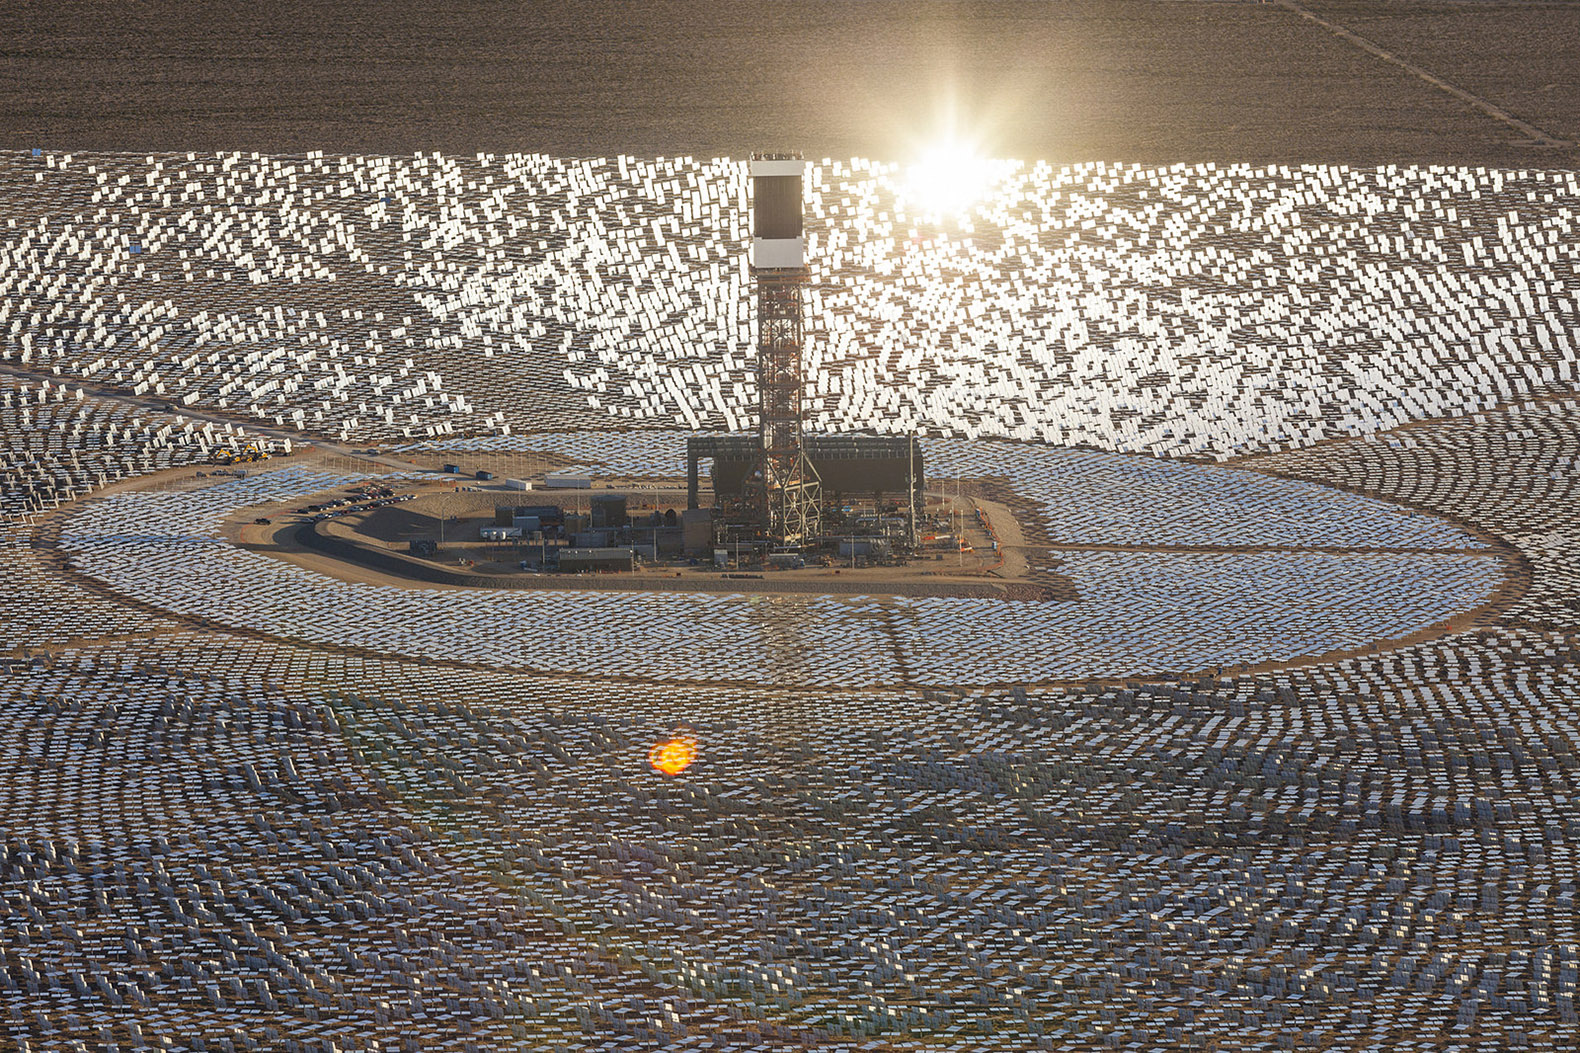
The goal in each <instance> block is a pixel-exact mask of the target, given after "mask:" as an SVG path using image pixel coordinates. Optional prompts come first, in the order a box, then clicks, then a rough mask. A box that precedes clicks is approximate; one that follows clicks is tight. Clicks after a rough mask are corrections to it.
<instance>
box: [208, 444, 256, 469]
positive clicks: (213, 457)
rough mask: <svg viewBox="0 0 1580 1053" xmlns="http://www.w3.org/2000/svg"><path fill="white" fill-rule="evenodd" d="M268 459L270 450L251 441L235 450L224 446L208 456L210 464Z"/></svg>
mask: <svg viewBox="0 0 1580 1053" xmlns="http://www.w3.org/2000/svg"><path fill="white" fill-rule="evenodd" d="M268 459H269V454H268V452H267V451H265V450H263V449H261V448H259V446H258V444H257V443H255V442H249V443H248V444H247V445H245V446H243V447H241V448H240V449H235V450H232V449H230V448H229V447H226V446H222V447H220V448H219V449H217V450H215V451H214V452H213V453H211V454H209V458H208V460H209V463H210V464H249V463H251V462H253V461H267V460H268Z"/></svg>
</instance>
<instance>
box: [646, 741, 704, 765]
mask: <svg viewBox="0 0 1580 1053" xmlns="http://www.w3.org/2000/svg"><path fill="white" fill-rule="evenodd" d="M696 759H697V740H696V739H694V738H692V737H690V736H689V735H676V736H674V737H673V738H669V739H666V740H664V741H663V742H655V743H653V746H652V748H651V749H649V750H648V751H647V762H648V763H649V764H651V765H652V766H653V767H654V768H656V769H658V770H659V771H661V772H663V773H664V774H665V775H679V774H680V773H681V772H683V771H685V770H686V769H687V768H689V767H691V762H692V761H694V760H696Z"/></svg>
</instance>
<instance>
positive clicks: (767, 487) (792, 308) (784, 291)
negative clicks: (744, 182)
mask: <svg viewBox="0 0 1580 1053" xmlns="http://www.w3.org/2000/svg"><path fill="white" fill-rule="evenodd" d="M750 163H751V177H752V259H751V273H752V280H753V281H754V282H755V283H756V286H757V434H758V439H759V442H760V443H761V454H760V459H759V462H758V468H757V471H756V472H755V473H754V474H753V478H752V481H751V486H750V487H749V498H748V499H749V500H750V501H751V502H752V504H753V505H754V509H753V511H754V513H755V516H756V518H757V519H758V522H759V523H761V524H762V526H763V531H764V534H765V536H766V538H767V540H768V542H769V544H770V545H773V546H774V547H777V548H796V547H799V546H801V545H803V544H806V543H808V542H809V541H811V540H812V538H814V537H816V536H817V533H818V502H819V499H820V494H819V492H818V490H819V484H818V476H817V471H816V470H815V469H814V468H813V467H812V463H811V462H810V461H809V460H807V456H806V450H805V449H804V444H803V441H802V438H803V429H802V423H803V413H804V409H803V403H804V399H805V392H806V357H805V349H804V345H803V339H804V334H805V320H804V317H803V314H804V307H803V299H804V296H803V294H804V291H805V289H806V285H807V281H808V273H807V267H806V237H805V235H804V234H803V233H802V229H801V181H802V178H803V176H804V175H805V173H806V161H804V160H803V159H802V158H801V155H800V154H753V155H752V158H751V162H750Z"/></svg>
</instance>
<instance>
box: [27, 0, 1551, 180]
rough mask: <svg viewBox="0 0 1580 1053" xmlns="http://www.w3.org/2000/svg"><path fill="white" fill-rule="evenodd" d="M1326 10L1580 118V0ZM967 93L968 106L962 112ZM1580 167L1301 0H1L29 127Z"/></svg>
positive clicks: (76, 135) (407, 143) (1545, 111)
mask: <svg viewBox="0 0 1580 1053" xmlns="http://www.w3.org/2000/svg"><path fill="white" fill-rule="evenodd" d="M1312 10H1314V11H1319V12H1320V13H1322V14H1323V15H1324V17H1331V18H1333V19H1336V20H1338V21H1340V22H1342V23H1345V24H1348V25H1350V28H1352V29H1354V30H1355V31H1356V32H1361V33H1363V34H1369V35H1370V37H1371V38H1375V40H1376V41H1377V42H1379V43H1380V44H1383V45H1385V46H1387V47H1390V48H1394V49H1397V50H1398V52H1399V53H1400V54H1401V56H1402V57H1404V58H1406V59H1408V60H1409V61H1412V62H1416V63H1419V64H1422V65H1424V66H1426V67H1428V68H1429V69H1430V70H1431V71H1432V72H1434V73H1436V74H1437V75H1438V76H1440V77H1443V78H1446V79H1448V80H1450V81H1453V82H1455V83H1456V84H1457V85H1458V86H1460V87H1463V88H1465V89H1466V90H1468V91H1472V92H1483V91H1484V92H1486V93H1487V95H1488V96H1489V97H1490V99H1491V100H1492V101H1494V102H1495V103H1497V104H1498V105H1500V106H1503V107H1506V108H1508V109H1510V110H1511V111H1513V112H1514V113H1515V114H1516V115H1517V116H1520V117H1522V118H1523V119H1525V120H1527V121H1531V122H1533V123H1536V124H1538V125H1541V124H1543V122H1548V123H1550V124H1551V125H1552V126H1553V129H1549V130H1554V129H1556V130H1558V131H1566V132H1567V133H1569V135H1570V136H1571V137H1573V135H1574V133H1575V132H1576V131H1577V128H1576V122H1577V120H1580V117H1577V116H1576V115H1577V114H1580V106H1577V105H1576V103H1577V100H1580V95H1577V91H1580V89H1577V87H1576V85H1577V83H1580V80H1577V78H1576V76H1575V74H1574V72H1573V71H1574V69H1575V68H1576V67H1577V66H1580V63H1577V62H1576V57H1577V56H1576V49H1577V47H1580V44H1577V43H1576V41H1577V40H1580V21H1577V20H1580V12H1577V11H1576V10H1575V8H1574V7H1572V6H1571V7H1555V6H1551V5H1545V4H1525V3H1475V4H1465V3H1456V4H1443V3H1407V2H1400V3H1389V4H1375V3H1370V2H1368V3H1359V2H1356V0H1342V2H1340V0H1333V2H1323V3H1317V4H1315V5H1313V6H1312ZM951 115H952V117H951ZM951 120H953V122H954V123H955V124H957V125H958V127H959V128H960V129H962V130H964V131H966V132H968V133H969V134H971V135H972V136H975V137H978V138H980V139H981V148H982V149H983V150H984V151H986V152H988V153H991V154H994V155H998V156H1011V157H1025V158H1047V159H1049V160H1053V161H1076V160H1087V159H1104V160H1129V161H1141V162H1173V161H1208V160H1211V161H1219V162H1226V161H1262V162H1286V163H1287V162H1305V161H1310V162H1352V163H1381V162H1412V161H1435V162H1454V163H1484V164H1498V165H1513V166H1519V165H1531V164H1541V165H1544V166H1545V165H1551V166H1567V165H1569V164H1572V163H1574V160H1575V158H1576V156H1577V155H1576V153H1575V151H1574V150H1573V149H1565V150H1559V151H1553V150H1546V151H1538V150H1533V149H1532V148H1530V147H1527V146H1520V145H1518V144H1517V143H1515V142H1514V141H1513V140H1514V139H1515V138H1517V137H1514V136H1511V135H1510V134H1509V129H1508V128H1507V127H1506V126H1505V125H1502V124H1500V123H1499V122H1497V121H1496V120H1493V119H1491V118H1489V117H1488V116H1487V115H1485V114H1484V113H1480V112H1477V111H1476V109H1475V108H1474V107H1471V106H1467V105H1466V104H1465V102H1464V101H1463V100H1460V99H1456V98H1454V97H1452V96H1450V95H1448V94H1446V93H1444V92H1443V91H1442V90H1440V89H1439V88H1436V87H1433V86H1432V85H1430V84H1428V83H1426V82H1424V81H1423V80H1422V79H1420V78H1419V77H1416V76H1413V75H1412V74H1411V73H1409V72H1407V71H1406V70H1403V69H1401V68H1399V67H1398V66H1396V65H1392V64H1389V63H1387V62H1384V61H1382V60H1380V59H1378V58H1377V57H1376V56H1374V55H1371V54H1368V53H1366V52H1365V51H1364V50H1362V49H1361V48H1359V47H1357V46H1356V45H1355V44H1354V43H1352V42H1349V41H1346V40H1344V39H1341V38H1340V37H1338V36H1335V35H1334V34H1333V33H1332V32H1330V31H1328V30H1327V29H1325V28H1323V27H1322V26H1320V25H1318V24H1316V23H1314V22H1312V21H1310V20H1307V19H1304V18H1302V17H1301V16H1300V14H1299V12H1298V11H1296V10H1293V9H1291V8H1290V7H1289V6H1287V5H1284V4H1279V3H1249V2H1245V3H1242V2H1213V3H1206V2H1191V0H1184V2H1148V0H1066V2H1061V3H1057V4H1032V3H917V2H911V0H906V2H903V3H901V2H898V0H895V2H877V0H874V2H869V3H834V2H828V0H807V2H797V3H776V4H756V3H751V4H748V3H714V2H711V0H710V2H706V3H704V2H701V0H685V2H670V3H663V2H660V3H651V4H626V3H600V2H577V3H542V4H533V5H530V6H527V5H516V4H504V3H496V2H493V0H456V2H453V3H446V4H429V3H418V2H415V0H380V2H377V3H375V2H372V0H361V2H343V0H334V2H331V0H316V2H313V3H305V4H286V3H283V2H279V0H273V2H270V0H264V2H260V3H249V4H224V5H213V4H198V3H195V2H186V3H181V2H173V3H163V4H127V3H122V2H119V0H50V2H48V3H45V2H42V0H22V2H14V3H8V4H5V5H0V147H4V148H12V149H15V148H26V147H34V146H37V147H43V148H49V149H100V150H104V149H109V150H118V149H124V150H132V151H145V150H146V151H152V150H166V149H193V150H211V149H242V150H261V151H270V152H277V153H279V152H285V153H289V152H296V151H305V150H309V149H324V150H328V151H331V152H383V153H408V152H411V151H413V150H435V149H437V150H444V151H450V152H458V153H470V152H475V151H478V150H488V151H544V152H548V153H554V154H562V155H564V154H569V155H592V154H612V153H620V152H625V153H634V154H647V155H653V154H664V155H673V154H693V155H697V156H703V157H707V156H716V155H731V156H739V155H741V154H744V153H746V152H747V151H750V150H753V149H762V148H771V147H776V146H793V147H796V148H799V149H802V150H803V151H805V152H807V153H808V154H809V155H811V156H814V157H817V156H825V155H826V156H833V157H849V156H865V157H875V158H879V159H902V158H904V157H906V156H909V155H910V154H911V153H913V152H914V151H915V150H916V149H917V147H918V145H919V144H920V143H922V142H925V141H926V140H928V139H930V138H933V137H935V136H936V135H937V134H938V132H939V130H940V129H941V128H943V127H945V126H947V125H948V124H949V123H950V121H951Z"/></svg>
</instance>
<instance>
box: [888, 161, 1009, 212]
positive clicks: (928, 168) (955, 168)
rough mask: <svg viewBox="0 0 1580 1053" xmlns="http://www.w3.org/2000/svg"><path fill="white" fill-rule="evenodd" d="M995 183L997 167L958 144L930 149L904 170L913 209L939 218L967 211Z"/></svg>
mask: <svg viewBox="0 0 1580 1053" xmlns="http://www.w3.org/2000/svg"><path fill="white" fill-rule="evenodd" d="M997 181H998V165H996V164H994V163H993V162H992V161H989V160H987V159H985V158H983V157H979V156H978V155H977V154H976V152H975V151H974V150H972V149H971V147H970V146H968V145H966V144H964V143H960V142H945V143H940V144H938V145H936V146H933V147H931V148H929V149H928V150H927V151H926V152H925V153H923V154H922V155H921V156H920V157H919V158H917V159H916V161H915V162H914V163H913V164H911V165H909V166H908V167H907V168H906V170H905V191H906V196H907V197H908V198H909V199H910V201H911V204H912V206H913V207H914V208H915V209H916V210H917V211H919V212H922V213H924V214H927V215H932V216H937V217H938V218H940V219H945V218H957V217H959V216H962V215H964V214H965V213H966V212H969V211H970V210H971V208H972V207H973V206H975V205H976V204H977V202H979V201H981V200H982V199H983V198H985V197H986V196H987V195H988V192H989V191H991V190H992V189H993V184H994V183H996V182H997Z"/></svg>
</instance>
